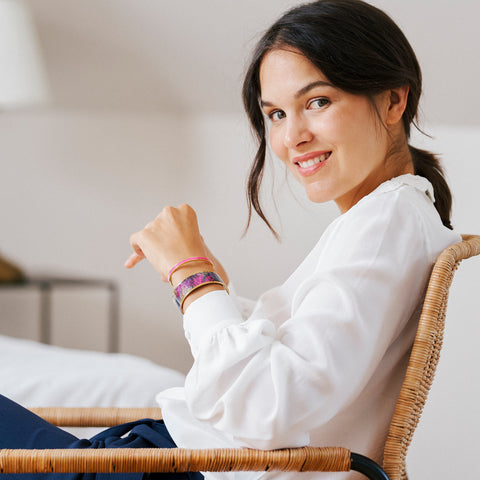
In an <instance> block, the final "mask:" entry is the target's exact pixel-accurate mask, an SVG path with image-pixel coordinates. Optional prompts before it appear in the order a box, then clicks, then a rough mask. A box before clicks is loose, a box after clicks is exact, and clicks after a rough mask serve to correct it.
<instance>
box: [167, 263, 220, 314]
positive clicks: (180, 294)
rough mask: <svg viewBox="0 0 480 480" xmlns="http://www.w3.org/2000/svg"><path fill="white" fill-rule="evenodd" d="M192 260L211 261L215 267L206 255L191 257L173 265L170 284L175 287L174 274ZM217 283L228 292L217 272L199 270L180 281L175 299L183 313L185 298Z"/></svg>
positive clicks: (176, 288) (169, 274) (175, 290)
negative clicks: (199, 289)
mask: <svg viewBox="0 0 480 480" xmlns="http://www.w3.org/2000/svg"><path fill="white" fill-rule="evenodd" d="M192 262H206V263H209V264H210V265H211V266H212V267H213V262H212V261H211V260H210V259H208V258H206V257H191V258H186V259H185V260H182V261H181V262H178V263H177V264H176V265H174V266H173V267H172V269H171V270H170V272H169V273H168V281H169V283H170V285H172V287H173V283H172V275H173V274H174V273H175V272H176V271H177V270H178V269H179V268H180V267H182V266H183V265H185V264H186V263H192ZM211 284H217V285H221V286H222V287H223V288H224V289H225V290H226V291H227V293H229V292H228V288H227V286H226V285H225V283H224V281H223V280H222V279H221V278H220V277H219V276H218V275H217V274H216V273H215V272H197V273H194V274H193V275H190V276H189V277H187V278H185V279H184V280H183V281H182V282H180V283H179V284H178V285H177V286H176V287H175V288H174V290H173V299H174V300H175V303H176V305H177V307H179V308H180V311H181V312H182V315H183V304H184V302H185V299H186V298H187V297H188V296H189V295H190V294H191V293H192V292H194V291H195V290H197V289H198V288H201V287H203V286H205V285H211Z"/></svg>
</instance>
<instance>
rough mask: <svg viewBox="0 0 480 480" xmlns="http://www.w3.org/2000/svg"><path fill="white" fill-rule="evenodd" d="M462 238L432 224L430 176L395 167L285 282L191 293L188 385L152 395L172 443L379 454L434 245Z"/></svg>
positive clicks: (338, 479) (246, 475) (339, 479)
mask: <svg viewBox="0 0 480 480" xmlns="http://www.w3.org/2000/svg"><path fill="white" fill-rule="evenodd" d="M458 241H460V236H459V235H458V234H456V233H454V232H453V231H451V230H449V229H447V228H446V227H444V226H443V225H442V223H441V220H440V217H439V215H438V213H437V211H436V210H435V208H434V206H433V189H432V186H431V184H430V183H429V182H428V181H427V180H426V179H425V178H422V177H418V176H413V175H402V176H400V177H397V178H394V179H392V180H389V181H387V182H385V183H383V184H382V185H380V186H379V187H378V188H377V189H376V190H375V191H373V192H372V193H371V194H369V195H367V196H366V197H364V198H363V199H362V200H360V201H359V202H358V203H357V204H356V205H355V206H354V207H352V208H351V209H350V210H348V211H347V212H346V213H344V214H342V215H341V216H340V217H338V218H337V219H336V220H335V221H334V222H332V223H331V224H330V225H329V227H328V228H327V229H326V230H325V232H324V234H323V235H322V236H321V238H320V240H319V241H318V243H317V245H316V246H315V247H314V248H313V250H312V251H311V252H310V254H309V255H308V256H307V257H306V259H305V260H304V261H303V262H302V263H301V264H300V266H299V267H298V268H297V269H296V270H295V271H294V272H293V274H292V275H291V276H290V277H289V278H288V279H287V280H286V281H285V283H283V285H281V286H279V287H276V288H274V289H272V290H270V291H268V292H266V293H265V294H263V295H262V296H261V297H260V299H259V300H258V301H257V302H256V303H254V302H251V303H245V302H243V301H242V300H241V299H238V298H236V297H235V296H233V295H232V296H229V295H228V294H227V293H226V292H223V291H215V292H210V293H208V294H206V295H204V296H202V297H201V298H199V299H198V300H196V301H194V302H193V303H192V304H191V305H190V306H189V308H188V309H187V311H186V313H185V316H184V328H185V335H186V338H187V340H188V342H189V343H190V346H191V350H192V354H193V356H194V364H193V366H192V369H191V370H190V372H189V373H188V375H187V378H186V382H185V386H184V388H173V389H169V390H166V391H164V392H162V393H160V394H159V395H158V396H157V401H158V403H159V404H160V407H161V408H162V412H163V416H164V420H165V423H166V425H167V427H168V430H169V431H170V433H171V435H172V437H173V439H174V440H175V442H176V443H177V445H178V446H181V447H185V448H216V447H251V448H260V449H274V448H282V447H296V446H303V445H313V446H342V447H346V448H349V449H351V450H352V451H354V452H356V453H361V454H363V455H367V456H369V457H371V458H373V459H375V460H376V461H377V462H379V463H381V462H382V455H383V446H384V443H385V439H386V434H387V430H388V425H389V422H390V420H391V417H392V414H393V410H394V406H395V401H396V398H397V396H398V393H399V390H400V386H401V381H402V379H403V376H404V373H405V369H406V364H407V361H408V354H409V350H410V348H411V345H412V342H413V339H414V335H415V329H416V324H417V321H418V317H419V313H420V308H421V304H422V300H423V295H424V291H425V286H426V281H427V280H428V276H429V273H430V271H431V267H432V264H433V262H434V261H435V259H436V257H437V256H438V254H439V253H440V252H441V251H442V250H443V249H444V248H445V247H447V246H448V245H450V244H452V243H455V242H458ZM266 262H268V259H266ZM206 477H207V478H215V479H220V478H224V479H233V478H235V479H239V478H242V479H256V478H262V479H266V478H275V479H286V478H301V479H314V478H331V479H332V480H333V479H335V480H343V479H346V478H352V476H351V474H342V473H333V474H321V473H315V472H310V473H308V472H307V473H302V474H298V473H280V472H267V473H265V472H242V473H239V472H231V473H207V474H206Z"/></svg>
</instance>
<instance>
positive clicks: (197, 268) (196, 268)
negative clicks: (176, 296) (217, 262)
mask: <svg viewBox="0 0 480 480" xmlns="http://www.w3.org/2000/svg"><path fill="white" fill-rule="evenodd" d="M212 271H213V272H215V269H214V268H213V267H212V264H211V263H208V262H204V261H198V262H195V263H187V264H185V265H182V266H181V267H180V268H179V269H178V270H176V271H175V272H174V273H173V274H172V276H171V283H172V286H173V288H174V289H175V288H177V287H178V285H180V283H182V282H183V281H184V280H185V279H186V278H187V277H189V276H190V275H193V274H195V273H198V272H212Z"/></svg>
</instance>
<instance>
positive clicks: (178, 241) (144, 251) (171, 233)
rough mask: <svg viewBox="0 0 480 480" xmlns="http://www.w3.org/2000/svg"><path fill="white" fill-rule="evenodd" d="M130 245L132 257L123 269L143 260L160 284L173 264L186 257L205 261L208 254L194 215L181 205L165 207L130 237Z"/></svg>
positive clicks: (165, 278) (190, 210)
mask: <svg viewBox="0 0 480 480" xmlns="http://www.w3.org/2000/svg"><path fill="white" fill-rule="evenodd" d="M130 244H131V246H132V248H133V250H134V253H133V254H132V255H131V256H130V257H129V258H128V260H127V261H126V262H125V267H126V268H132V267H134V266H135V265H136V264H137V263H138V262H140V261H141V260H143V259H144V258H146V259H147V260H148V261H149V262H150V263H151V264H152V265H153V267H154V268H155V270H157V272H158V273H159V274H160V275H161V277H162V280H164V281H167V278H168V273H169V271H170V269H171V268H172V267H173V266H174V265H175V264H177V263H178V262H180V261H182V260H185V259H186V258H190V257H205V256H207V251H208V249H206V248H205V244H204V242H203V239H202V236H201V235H200V231H199V229H198V222H197V215H196V213H195V211H194V210H193V209H192V208H191V207H190V206H189V205H185V204H184V205H180V206H179V207H178V208H174V207H165V208H164V209H163V210H162V212H161V213H160V214H159V215H158V216H157V217H156V218H155V220H153V221H152V222H150V223H148V224H147V225H146V226H145V228H143V229H142V230H140V231H139V232H137V233H134V234H133V235H132V236H131V237H130Z"/></svg>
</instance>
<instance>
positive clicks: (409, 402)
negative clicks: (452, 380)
mask: <svg viewBox="0 0 480 480" xmlns="http://www.w3.org/2000/svg"><path fill="white" fill-rule="evenodd" d="M479 254H480V236H478V235H477V236H473V235H464V236H463V241H462V242H461V243H457V244H455V245H452V246H450V247H448V248H446V249H445V250H444V251H443V252H442V254H441V255H440V256H439V258H438V260H437V261H436V263H435V266H434V268H433V270H432V274H431V277H430V281H429V285H428V289H427V293H426V295H425V302H424V305H423V310H422V314H421V317H420V321H419V325H418V330H417V334H416V337H415V342H414V345H413V348H412V352H411V355H410V361H409V364H408V368H407V373H406V376H405V379H404V382H403V385H402V389H401V392H400V396H399V398H398V401H397V405H396V409H395V414H394V416H393V419H392V422H391V424H390V430H389V433H388V439H387V442H386V445H385V451H384V461H383V468H384V470H385V471H386V473H387V474H388V476H389V477H390V478H391V480H406V479H407V474H406V462H405V459H406V455H407V450H408V447H409V445H410V443H411V441H412V438H413V433H414V432H415V428H416V427H417V425H418V422H419V420H420V416H421V414H422V411H423V407H424V405H425V402H426V399H427V395H428V392H429V390H430V387H431V385H432V382H433V377H434V375H435V370H436V368H437V364H438V360H439V356H440V350H441V348H442V343H443V333H444V329H445V314H446V309H447V301H448V293H449V288H450V285H451V283H452V279H453V275H454V273H455V270H456V269H457V268H458V265H459V263H460V262H461V261H462V260H465V259H467V258H470V257H472V256H475V255H479Z"/></svg>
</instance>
